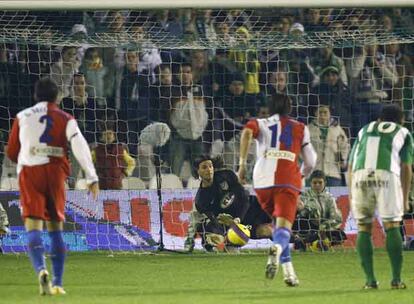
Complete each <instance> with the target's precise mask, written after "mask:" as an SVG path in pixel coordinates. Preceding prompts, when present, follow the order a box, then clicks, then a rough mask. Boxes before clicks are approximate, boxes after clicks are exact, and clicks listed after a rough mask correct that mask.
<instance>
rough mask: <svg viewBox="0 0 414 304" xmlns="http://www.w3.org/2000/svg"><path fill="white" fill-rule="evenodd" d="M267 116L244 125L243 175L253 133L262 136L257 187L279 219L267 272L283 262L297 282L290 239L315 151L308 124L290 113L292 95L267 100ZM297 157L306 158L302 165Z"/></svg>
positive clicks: (242, 175) (271, 274)
mask: <svg viewBox="0 0 414 304" xmlns="http://www.w3.org/2000/svg"><path fill="white" fill-rule="evenodd" d="M268 108H269V112H270V115H271V116H270V117H269V118H264V119H253V120H250V121H249V122H248V123H247V124H246V126H245V128H244V129H243V131H242V135H241V142H240V162H239V166H240V167H239V171H238V174H239V178H240V180H241V181H242V182H244V180H245V175H246V160H247V152H248V150H249V147H250V144H251V141H252V138H255V139H256V140H257V142H258V148H257V160H256V164H255V166H254V170H253V187H254V189H255V191H256V194H257V198H258V200H259V203H260V205H261V206H262V208H263V210H265V211H266V212H267V213H268V214H269V215H271V216H272V217H273V218H274V220H275V223H276V225H275V227H274V229H273V243H274V245H273V246H272V247H271V248H270V249H269V257H268V260H267V264H266V278H268V279H273V278H274V277H275V275H276V273H277V271H278V268H279V264H281V265H282V269H283V275H284V281H285V283H286V284H287V285H288V286H298V285H299V280H298V278H297V276H296V273H295V270H294V268H293V264H292V261H291V256H290V249H289V239H290V235H291V229H292V224H293V222H294V220H295V215H296V206H297V200H298V197H299V194H300V191H301V188H302V176H308V175H309V174H310V173H311V172H312V170H313V168H314V166H315V164H316V153H315V150H314V149H313V147H312V144H311V143H310V135H309V130H308V128H307V127H306V126H305V125H304V124H302V123H300V122H298V121H296V120H294V119H292V118H290V117H289V116H288V114H289V113H290V111H291V100H290V98H289V97H288V96H286V95H281V94H276V95H274V96H272V97H271V98H270V99H269V100H268ZM299 158H301V159H302V160H303V164H302V168H300V166H299Z"/></svg>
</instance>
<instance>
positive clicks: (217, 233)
mask: <svg viewBox="0 0 414 304" xmlns="http://www.w3.org/2000/svg"><path fill="white" fill-rule="evenodd" d="M193 174H194V176H195V177H198V178H199V179H200V187H199V189H198V191H197V194H196V196H195V201H194V210H193V211H192V213H191V219H190V225H189V231H188V233H187V239H186V241H185V249H186V250H187V251H192V250H193V248H194V237H195V235H196V233H198V234H199V235H200V236H201V238H202V245H203V247H204V249H206V250H207V251H213V250H215V248H217V249H219V250H221V249H225V248H226V247H225V246H226V245H231V244H227V241H226V233H227V230H228V229H229V228H230V227H231V226H232V225H235V224H239V223H241V224H243V225H249V226H251V238H252V239H262V238H271V237H272V227H271V224H272V220H271V218H270V217H269V216H268V215H267V214H266V213H265V212H264V211H263V210H262V209H261V207H260V205H259V204H258V202H257V199H256V197H255V196H254V195H249V192H248V191H247V190H246V189H244V187H243V186H242V185H241V184H240V182H239V180H238V178H237V176H236V174H235V173H234V172H233V171H232V170H229V169H225V168H223V160H222V158H221V157H220V156H218V157H216V158H211V157H209V156H201V157H199V158H197V159H196V160H195V162H194V166H193Z"/></svg>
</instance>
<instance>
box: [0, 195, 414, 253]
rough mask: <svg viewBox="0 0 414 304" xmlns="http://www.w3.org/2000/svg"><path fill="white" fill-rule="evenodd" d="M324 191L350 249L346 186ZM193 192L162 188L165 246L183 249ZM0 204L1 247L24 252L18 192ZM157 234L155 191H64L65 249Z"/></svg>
mask: <svg viewBox="0 0 414 304" xmlns="http://www.w3.org/2000/svg"><path fill="white" fill-rule="evenodd" d="M330 191H331V193H332V194H333V195H334V196H335V197H336V199H337V204H338V207H339V209H340V210H341V212H342V217H343V223H344V224H343V228H344V230H345V232H346V234H347V236H348V240H347V241H346V243H345V246H346V247H355V246H354V245H355V238H356V233H357V225H356V222H355V220H354V218H353V216H352V213H351V212H350V208H349V201H348V194H347V188H346V187H332V188H330ZM195 193H196V190H191V189H188V190H187V189H184V190H169V191H168V190H164V191H163V192H162V197H163V207H162V210H163V224H164V231H163V237H164V244H165V247H166V248H171V249H183V244H184V240H185V235H186V232H187V228H188V223H189V222H188V220H189V214H190V211H191V209H192V201H193V198H194V196H195ZM0 202H1V203H2V204H3V206H4V208H5V209H6V211H7V214H8V216H9V221H10V228H11V233H10V234H8V235H7V236H5V237H4V238H3V239H2V240H1V243H2V245H1V246H2V248H3V251H4V252H23V251H25V250H26V248H25V244H26V236H25V234H24V227H23V221H22V219H21V213H20V201H19V193H18V192H0ZM407 226H410V227H412V226H413V225H407ZM374 227H375V228H374V234H373V236H374V243H375V246H377V247H381V246H383V245H384V233H383V229H382V224H381V222H380V221H379V220H378V219H377V220H376V221H375V225H374ZM159 234H160V231H159V212H158V196H157V192H156V190H144V191H128V190H125V191H102V192H101V194H100V197H99V200H98V201H96V202H95V201H93V200H91V199H90V197H89V196H88V195H87V194H86V192H85V191H68V192H67V204H66V224H65V232H64V239H65V242H66V244H67V248H68V250H69V251H89V250H113V251H124V250H125V251H128V250H156V249H157V243H156V242H157V241H158V239H159ZM47 239H48V238H45V240H47ZM269 242H270V241H268V240H257V241H253V240H251V241H250V242H249V244H248V245H246V248H263V247H266V246H268V245H269ZM46 246H48V244H47V243H46ZM196 248H201V245H200V240H198V241H197V244H196Z"/></svg>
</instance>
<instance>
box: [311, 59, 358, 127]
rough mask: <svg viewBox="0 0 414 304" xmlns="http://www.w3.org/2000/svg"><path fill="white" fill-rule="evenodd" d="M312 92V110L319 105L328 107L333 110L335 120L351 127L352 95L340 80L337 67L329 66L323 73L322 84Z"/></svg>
mask: <svg viewBox="0 0 414 304" xmlns="http://www.w3.org/2000/svg"><path fill="white" fill-rule="evenodd" d="M312 92H313V93H314V94H312V95H311V97H310V105H311V107H312V110H313V109H315V107H317V106H319V105H326V106H328V107H329V108H330V109H331V114H332V118H333V120H336V121H337V123H340V124H341V125H342V126H343V127H346V128H350V127H351V93H350V90H349V88H348V86H347V85H345V84H344V83H343V81H342V79H341V78H340V76H339V71H338V68H337V67H336V66H327V67H326V68H325V69H323V70H322V71H321V84H320V85H319V86H317V87H316V88H315V89H314V90H313V91H312Z"/></svg>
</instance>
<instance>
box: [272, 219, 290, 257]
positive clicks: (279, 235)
mask: <svg viewBox="0 0 414 304" xmlns="http://www.w3.org/2000/svg"><path fill="white" fill-rule="evenodd" d="M289 240H290V230H289V229H287V228H284V227H281V228H275V230H273V243H275V244H278V245H280V246H281V247H282V254H281V255H280V263H281V264H284V263H287V262H290V261H291V257H290V248H289Z"/></svg>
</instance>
